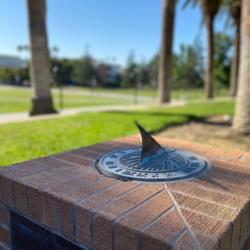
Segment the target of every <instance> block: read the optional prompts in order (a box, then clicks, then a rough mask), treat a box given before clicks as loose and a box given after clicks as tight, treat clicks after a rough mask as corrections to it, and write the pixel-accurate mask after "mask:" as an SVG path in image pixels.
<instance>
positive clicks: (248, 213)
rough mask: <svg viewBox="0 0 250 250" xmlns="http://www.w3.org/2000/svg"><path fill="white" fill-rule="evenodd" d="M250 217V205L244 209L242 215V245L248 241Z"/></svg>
mask: <svg viewBox="0 0 250 250" xmlns="http://www.w3.org/2000/svg"><path fill="white" fill-rule="evenodd" d="M249 216H250V204H249V203H248V204H247V205H246V206H245V207H243V209H242V213H241V232H240V244H241V245H242V244H243V243H244V241H245V240H246V239H247V237H248V235H249V232H250V230H249V231H248V220H249Z"/></svg>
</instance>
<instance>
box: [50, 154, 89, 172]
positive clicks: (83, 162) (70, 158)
mask: <svg viewBox="0 0 250 250" xmlns="http://www.w3.org/2000/svg"><path fill="white" fill-rule="evenodd" d="M54 157H55V158H56V159H59V160H63V161H67V162H70V163H72V164H76V165H79V166H81V167H86V168H89V167H92V166H93V161H92V160H89V159H86V158H83V157H79V156H78V155H74V154H70V153H62V154H58V155H55V156H54Z"/></svg>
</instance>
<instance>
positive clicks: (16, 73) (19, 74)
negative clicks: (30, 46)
mask: <svg viewBox="0 0 250 250" xmlns="http://www.w3.org/2000/svg"><path fill="white" fill-rule="evenodd" d="M28 81H29V70H28V68H27V67H25V68H20V69H16V68H0V82H2V83H5V84H11V85H20V86H21V85H23V84H25V83H26V82H28Z"/></svg>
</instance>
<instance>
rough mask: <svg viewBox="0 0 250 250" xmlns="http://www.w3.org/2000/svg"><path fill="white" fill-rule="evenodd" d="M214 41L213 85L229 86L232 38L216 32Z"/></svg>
mask: <svg viewBox="0 0 250 250" xmlns="http://www.w3.org/2000/svg"><path fill="white" fill-rule="evenodd" d="M214 39H215V41H214V50H215V51H214V83H215V86H217V87H220V86H229V82H230V65H231V49H232V38H231V37H230V36H228V35H225V34H223V33H216V34H215V38H214Z"/></svg>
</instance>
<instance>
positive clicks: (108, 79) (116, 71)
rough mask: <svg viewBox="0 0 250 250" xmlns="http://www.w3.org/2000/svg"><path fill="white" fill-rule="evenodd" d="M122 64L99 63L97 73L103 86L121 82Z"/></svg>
mask: <svg viewBox="0 0 250 250" xmlns="http://www.w3.org/2000/svg"><path fill="white" fill-rule="evenodd" d="M120 71H121V69H120V66H118V65H115V64H106V63H99V64H98V65H97V75H98V78H99V81H100V84H101V85H103V86H113V87H115V86H117V85H118V84H119V75H120Z"/></svg>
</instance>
